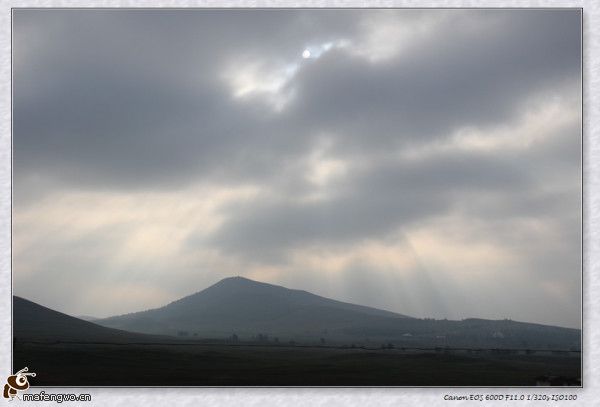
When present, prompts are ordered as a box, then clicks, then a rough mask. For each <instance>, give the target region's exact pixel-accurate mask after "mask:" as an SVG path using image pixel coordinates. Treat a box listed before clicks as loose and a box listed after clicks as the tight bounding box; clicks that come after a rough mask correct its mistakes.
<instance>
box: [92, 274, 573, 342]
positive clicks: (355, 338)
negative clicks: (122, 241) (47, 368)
mask: <svg viewBox="0 0 600 407" xmlns="http://www.w3.org/2000/svg"><path fill="white" fill-rule="evenodd" d="M95 322H96V323H97V324H100V325H103V326H106V327H111V328H119V329H124V330H128V331H133V332H141V333H146V334H161V335H176V336H183V337H198V338H228V337H232V336H233V335H234V334H235V336H236V337H237V338H239V339H240V340H252V339H254V340H257V339H258V340H262V341H273V340H275V338H277V340H278V341H280V342H281V341H292V340H293V341H295V342H299V343H315V342H316V343H323V342H325V343H328V344H332V343H333V344H335V343H338V344H342V343H347V344H350V343H355V344H362V345H368V346H374V345H375V346H377V345H381V344H385V345H386V346H387V345H388V344H393V345H395V346H407V347H409V346H441V347H445V346H453V347H458V346H460V347H482V348H483V347H487V348H531V349H580V343H581V331H580V330H577V329H569V328H559V327H552V326H546V325H539V324H530V323H524V322H516V321H511V320H500V321H492V320H484V319H465V320H462V321H449V320H432V319H417V318H411V317H408V316H406V315H402V314H397V313H393V312H390V311H383V310H379V309H375V308H370V307H365V306H361V305H355V304H349V303H345V302H340V301H335V300H332V299H328V298H324V297H320V296H318V295H314V294H311V293H309V292H306V291H300V290H292V289H288V288H284V287H280V286H276V285H271V284H266V283H261V282H257V281H252V280H249V279H246V278H242V277H232V278H226V279H224V280H221V281H219V282H218V283H216V284H215V285H213V286H211V287H208V288H207V289H205V290H203V291H200V292H198V293H196V294H192V295H190V296H187V297H184V298H182V299H180V300H177V301H174V302H172V303H170V304H168V305H166V306H164V307H161V308H156V309H151V310H147V311H142V312H136V313H132V314H126V315H120V316H115V317H110V318H106V319H101V320H97V321H95Z"/></svg>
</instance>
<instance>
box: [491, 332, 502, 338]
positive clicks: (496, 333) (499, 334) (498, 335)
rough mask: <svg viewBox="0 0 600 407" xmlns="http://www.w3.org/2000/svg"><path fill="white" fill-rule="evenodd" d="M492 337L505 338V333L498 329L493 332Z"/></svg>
mask: <svg viewBox="0 0 600 407" xmlns="http://www.w3.org/2000/svg"><path fill="white" fill-rule="evenodd" d="M492 338H497V339H503V338H504V334H503V333H502V332H500V331H496V332H494V333H493V334H492Z"/></svg>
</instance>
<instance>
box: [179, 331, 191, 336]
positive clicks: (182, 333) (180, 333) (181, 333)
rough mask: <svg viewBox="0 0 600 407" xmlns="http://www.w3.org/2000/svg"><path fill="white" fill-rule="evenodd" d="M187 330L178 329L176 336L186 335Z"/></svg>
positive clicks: (187, 333)
mask: <svg viewBox="0 0 600 407" xmlns="http://www.w3.org/2000/svg"><path fill="white" fill-rule="evenodd" d="M188 335H189V332H188V331H178V332H177V336H188Z"/></svg>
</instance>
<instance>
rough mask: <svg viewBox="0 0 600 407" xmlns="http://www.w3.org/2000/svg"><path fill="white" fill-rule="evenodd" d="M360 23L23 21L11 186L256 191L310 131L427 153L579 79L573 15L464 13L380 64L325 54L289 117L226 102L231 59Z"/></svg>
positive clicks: (114, 16) (298, 18)
mask: <svg viewBox="0 0 600 407" xmlns="http://www.w3.org/2000/svg"><path fill="white" fill-rule="evenodd" d="M451 15H453V14H451ZM401 16H402V14H400V15H399V18H400V17H401ZM360 17H361V16H360V13H357V12H345V13H335V14H334V13H331V12H323V13H310V12H308V11H305V12H302V13H294V12H284V11H263V12H235V13H233V12H232V13H224V12H218V11H212V12H206V13H204V12H175V11H173V12H167V13H157V12H133V11H129V12H82V11H78V12H75V11H71V12H63V13H59V12H53V11H47V12H43V11H19V12H17V14H16V16H15V44H16V47H15V48H16V53H15V54H16V55H15V64H16V65H17V66H22V67H23V69H22V70H21V69H19V70H16V71H15V75H14V77H15V102H14V115H15V116H14V118H15V123H14V126H15V131H16V132H17V133H18V134H19V137H18V138H15V158H16V159H15V169H16V171H15V175H16V176H17V177H21V176H24V175H26V174H29V173H32V172H36V171H37V172H42V173H43V174H45V175H46V176H54V177H58V178H66V179H67V180H68V181H69V182H74V183H79V184H87V185H90V184H94V183H96V182H97V183H100V184H105V185H107V186H109V187H116V188H118V187H123V186H125V187H127V188H131V187H132V186H133V185H134V184H138V185H144V186H148V187H152V186H162V187H165V186H167V185H168V186H171V187H172V186H175V185H178V184H181V183H189V182H191V181H193V180H194V179H200V178H207V177H211V176H213V175H214V173H215V172H217V173H221V174H225V175H228V176H229V177H233V179H235V178H236V177H241V178H243V179H247V177H248V176H249V175H250V174H252V173H253V172H254V171H258V174H256V176H258V177H259V178H260V177H263V176H267V173H266V171H265V170H266V169H265V168H262V167H264V164H263V163H264V162H266V161H268V162H272V163H273V164H274V165H275V166H277V164H278V162H280V161H281V157H285V158H286V159H289V158H294V157H297V156H299V155H302V154H305V153H306V151H307V148H309V147H310V145H311V141H312V136H313V135H314V133H315V132H319V131H327V130H330V131H332V132H334V133H335V134H337V136H338V137H339V145H338V147H340V146H341V147H340V148H344V149H357V148H360V149H361V151H364V149H365V148H366V149H373V148H376V147H377V146H378V145H380V144H381V145H384V146H386V147H387V146H390V145H394V144H398V143H399V142H402V141H405V140H421V141H422V140H424V139H427V138H429V137H433V136H438V137H439V136H442V135H445V134H447V133H448V132H449V131H451V130H453V129H454V128H456V127H457V126H464V125H476V124H482V123H483V124H485V123H490V122H500V121H502V120H505V119H506V118H507V117H509V116H510V115H511V114H514V113H515V112H514V110H515V109H518V108H519V102H520V101H521V100H522V99H523V97H525V96H527V95H528V94H529V93H531V92H533V91H535V90H537V89H539V88H540V87H542V86H543V85H547V84H548V83H550V82H552V81H564V80H565V79H567V78H571V77H576V76H577V74H578V68H579V65H578V56H579V48H578V46H577V44H578V39H579V37H578V35H579V34H578V26H577V24H576V22H577V18H578V14H577V13H575V12H554V13H548V12H537V13H536V12H527V13H521V14H518V15H516V14H515V13H510V12H497V13H493V12H487V13H479V16H478V18H480V19H482V20H483V21H484V22H485V21H487V20H489V25H490V26H491V28H490V29H487V28H485V27H480V28H479V31H477V30H474V29H473V28H472V27H471V26H470V24H471V23H470V20H469V18H468V17H469V16H468V15H465V14H464V13H460V14H456V16H455V18H453V19H451V20H450V22H446V23H445V24H446V25H448V26H449V27H445V26H443V28H444V29H442V30H441V31H442V32H443V34H444V35H443V38H441V37H440V36H438V35H434V36H433V37H432V38H428V39H426V40H425V43H424V44H418V45H420V46H418V47H411V48H409V49H408V51H407V53H406V54H401V55H400V56H398V57H396V58H394V59H392V60H390V61H386V62H385V63H381V64H370V63H368V62H367V61H366V60H364V59H361V58H359V57H358V56H352V55H350V53H349V52H347V51H346V50H344V49H338V50H333V51H331V52H329V53H326V54H325V55H324V56H323V57H322V58H320V59H318V60H317V61H315V62H314V63H313V64H308V65H307V66H306V67H305V68H302V69H301V70H300V72H299V73H298V74H297V77H296V78H294V79H293V80H292V81H291V82H290V83H289V84H288V85H287V86H288V87H292V88H294V90H295V92H296V93H295V97H294V99H293V101H292V103H291V105H290V106H289V107H288V109H286V111H285V112H284V114H281V115H274V114H272V113H269V112H266V111H265V110H264V109H261V108H260V107H258V106H249V105H247V104H246V105H243V104H240V103H239V102H237V101H235V100H232V98H231V96H230V94H229V93H230V92H229V89H227V87H226V85H225V84H224V83H223V82H222V81H220V80H219V75H220V74H221V73H222V72H221V70H222V69H223V68H224V63H225V62H226V61H230V60H234V61H240V63H244V62H247V61H248V60H252V58H254V59H259V60H260V59H263V60H269V61H273V59H274V58H275V55H276V56H277V57H276V58H278V59H279V60H280V61H285V60H290V59H292V60H293V59H294V58H296V59H297V58H298V54H299V52H300V51H301V49H303V47H304V46H305V45H306V44H307V43H311V42H315V41H320V42H326V41H328V40H331V39H335V38H341V39H346V38H350V39H353V38H354V37H355V36H356V35H357V31H358V28H356V26H357V25H358V22H359V20H360ZM46 19H48V21H46ZM486 19H487V20H486ZM22 20H23V22H21V21H22ZM31 20H33V21H39V22H40V24H39V25H34V27H35V28H36V31H35V32H34V34H35V35H38V36H44V35H48V36H49V38H44V39H42V40H40V39H39V38H38V41H42V42H43V44H44V50H43V51H40V52H39V53H38V54H36V55H34V56H31V57H29V58H27V57H26V56H25V55H24V54H26V53H25V52H23V51H21V52H19V48H20V46H22V47H26V46H27V39H28V38H29V37H30V36H31V35H33V34H30V33H29V32H27V30H28V27H30V26H31V25H32V23H31ZM399 21H402V20H401V19H399ZM477 21H478V20H477ZM27 23H29V25H28V24H27ZM479 23H480V24H481V22H479ZM456 24H463V25H464V26H462V27H461V26H460V25H459V26H458V27H456V26H452V25H456ZM57 26H58V27H57ZM44 27H47V31H48V32H45V31H44ZM83 28H85V29H83ZM273 33H276V35H273ZM20 38H23V42H24V44H23V45H21V43H20ZM22 55H23V56H22ZM21 59H22V60H23V61H22V62H21ZM365 134H368V137H366V136H365ZM242 146H243V150H244V152H242V151H240V150H241V148H240V147H242ZM253 157H256V159H254V158H253ZM261 168H262V170H261ZM73 169H77V171H76V172H77V175H76V176H75V175H74V174H73ZM78 179H79V181H78ZM17 186H18V184H17Z"/></svg>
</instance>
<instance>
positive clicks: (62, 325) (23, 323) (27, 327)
mask: <svg viewBox="0 0 600 407" xmlns="http://www.w3.org/2000/svg"><path fill="white" fill-rule="evenodd" d="M13 336H14V337H15V338H16V340H17V341H21V340H22V341H40V342H45V341H73V342H153V341H156V340H157V339H158V338H157V337H154V336H151V335H143V334H139V333H132V332H125V331H122V330H118V329H112V328H106V327H103V326H99V325H96V324H94V323H91V322H87V321H83V320H81V319H78V318H75V317H72V316H69V315H66V314H63V313H61V312H58V311H54V310H51V309H50V308H46V307H43V306H41V305H39V304H36V303H35V302H32V301H29V300H26V299H24V298H21V297H17V296H13Z"/></svg>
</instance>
